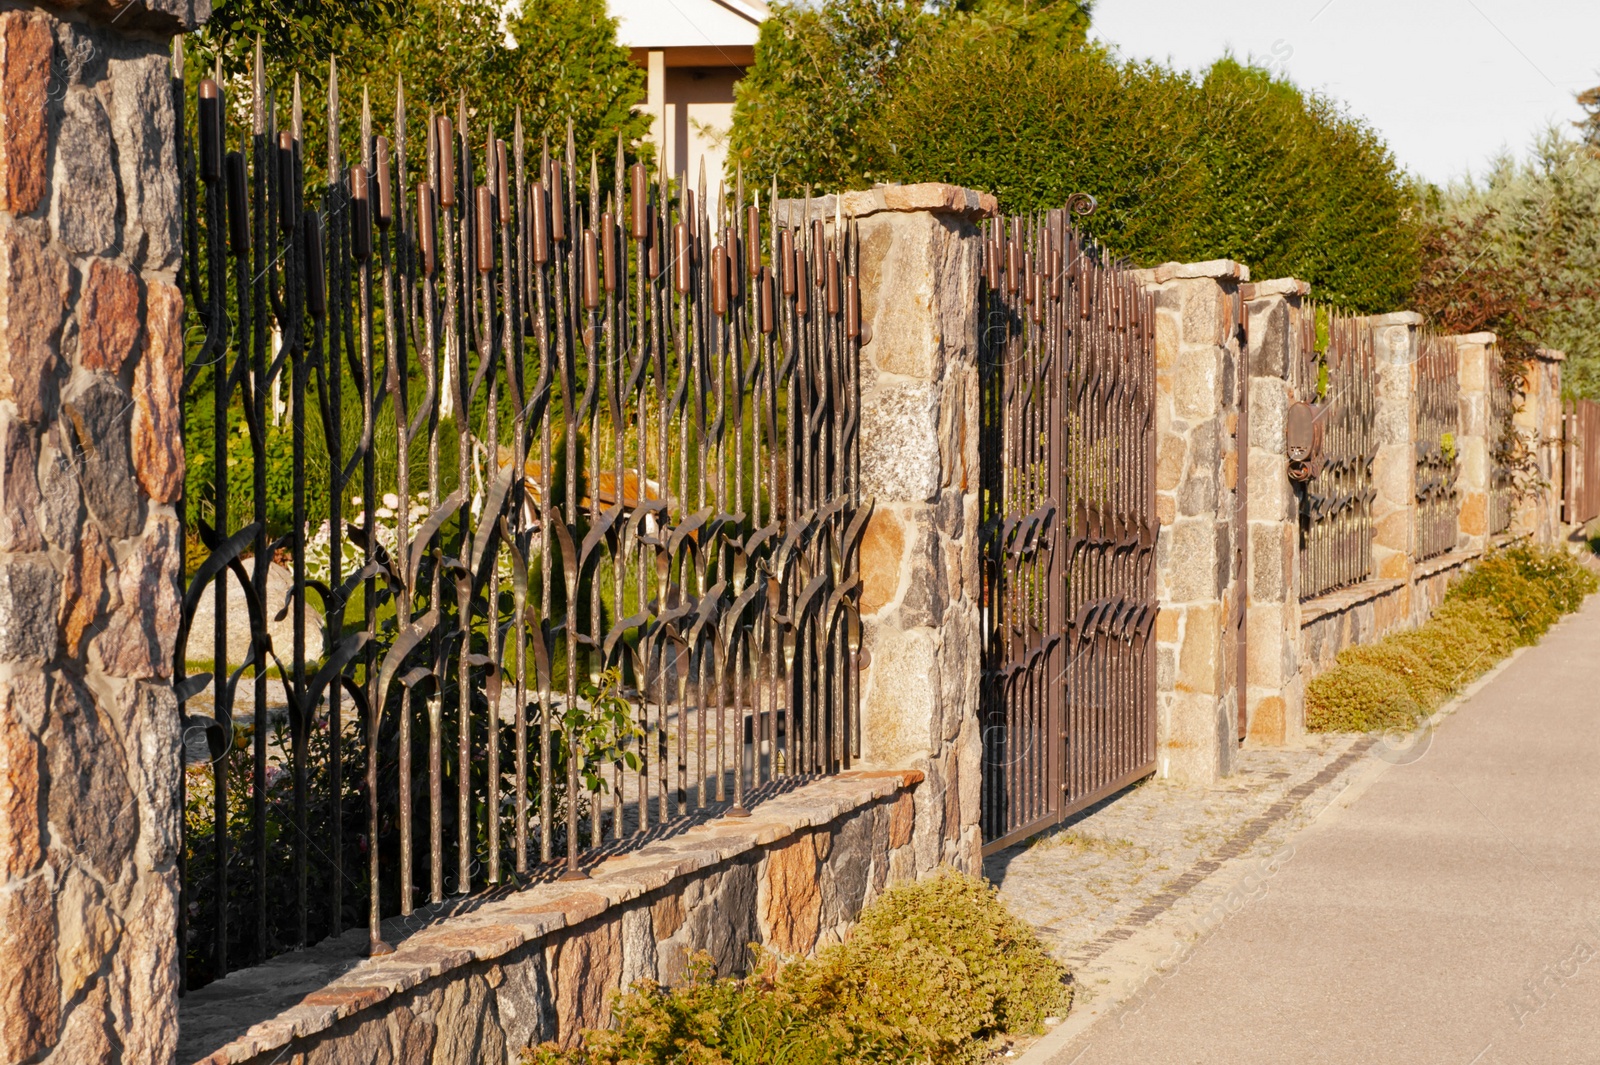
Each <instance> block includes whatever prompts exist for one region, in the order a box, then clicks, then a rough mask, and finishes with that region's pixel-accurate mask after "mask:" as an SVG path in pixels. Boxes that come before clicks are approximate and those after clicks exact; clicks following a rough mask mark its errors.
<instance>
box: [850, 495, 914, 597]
mask: <svg viewBox="0 0 1600 1065" xmlns="http://www.w3.org/2000/svg"><path fill="white" fill-rule="evenodd" d="M905 548H906V530H905V527H904V526H903V525H902V524H901V522H900V517H899V514H898V513H897V512H896V511H894V510H890V509H887V508H879V509H877V510H876V511H874V512H873V515H872V519H871V520H870V521H868V522H867V529H866V532H865V533H863V534H862V538H861V613H862V614H864V615H865V614H876V613H877V612H878V611H879V610H881V609H883V607H885V606H886V605H888V604H889V603H891V602H893V601H894V600H895V599H897V598H898V597H899V595H900V582H901V567H902V563H903V562H904V560H905Z"/></svg>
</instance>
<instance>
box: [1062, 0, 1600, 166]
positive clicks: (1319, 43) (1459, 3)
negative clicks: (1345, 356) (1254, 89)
mask: <svg viewBox="0 0 1600 1065" xmlns="http://www.w3.org/2000/svg"><path fill="white" fill-rule="evenodd" d="M1090 35H1091V36H1092V37H1094V38H1096V39H1098V40H1100V41H1102V42H1104V43H1106V44H1109V45H1112V46H1114V47H1115V48H1116V49H1117V51H1118V52H1120V53H1121V54H1122V55H1123V56H1124V57H1125V58H1129V59H1157V60H1161V61H1163V62H1169V63H1171V64H1172V65H1174V66H1176V67H1178V68H1180V69H1187V70H1199V69H1202V68H1204V67H1206V66H1208V65H1209V64H1210V63H1211V61H1212V60H1214V59H1216V58H1217V57H1219V56H1221V55H1222V54H1223V53H1224V52H1226V51H1228V50H1230V49H1231V50H1232V52H1233V53H1234V54H1235V55H1236V56H1239V57H1240V58H1244V57H1246V56H1254V57H1255V58H1256V59H1257V60H1258V61H1261V62H1262V63H1264V64H1265V65H1268V66H1271V67H1272V68H1273V69H1274V70H1278V71H1281V72H1283V73H1284V74H1287V75H1288V76H1289V77H1290V78H1291V79H1292V80H1293V81H1294V82H1295V83H1296V84H1297V85H1300V86H1301V87H1302V88H1307V89H1317V90H1321V91H1323V92H1326V93H1328V94H1329V95H1331V96H1334V97H1336V98H1338V99H1339V100H1342V101H1344V102H1345V103H1346V104H1347V105H1349V108H1350V110H1351V111H1352V112H1354V113H1355V114H1357V115H1359V116H1361V117H1362V118H1364V119H1366V120H1367V121H1368V122H1369V123H1370V124H1371V125H1372V126H1373V127H1374V128H1376V129H1377V130H1378V131H1379V132H1380V133H1381V134H1382V135H1383V136H1384V138H1385V139H1386V140H1387V141H1388V142H1389V146H1390V148H1391V149H1393V151H1394V153H1395V157H1396V158H1397V159H1398V160H1399V161H1400V164H1401V165H1402V166H1404V167H1406V168H1407V169H1408V170H1410V171H1411V172H1412V173H1414V174H1416V175H1418V176H1419V177H1422V178H1425V179H1427V180H1429V181H1432V182H1435V183H1437V184H1441V185H1442V184H1445V183H1447V182H1449V181H1451V180H1453V179H1457V178H1460V177H1463V176H1464V175H1466V174H1467V173H1469V172H1471V173H1473V174H1477V175H1481V174H1482V173H1483V172H1484V171H1485V169H1486V168H1487V163H1488V161H1489V160H1490V159H1491V158H1493V157H1494V156H1495V155H1497V154H1498V153H1499V152H1500V151H1501V150H1502V149H1509V150H1511V151H1512V152H1513V153H1514V154H1517V155H1519V156H1521V155H1526V153H1527V149H1528V146H1529V145H1530V144H1531V143H1532V141H1533V138H1534V137H1535V135H1536V134H1537V133H1538V132H1539V131H1540V130H1542V129H1544V128H1545V127H1546V126H1548V125H1549V124H1550V123H1552V122H1557V123H1562V124H1565V123H1569V122H1572V121H1574V120H1576V119H1578V118H1579V117H1581V115H1582V112H1581V110H1580V109H1579V108H1578V106H1577V104H1576V103H1575V102H1574V100H1573V96H1574V95H1575V94H1576V93H1577V92H1579V91H1581V90H1583V89H1586V88H1589V87H1591V86H1594V85H1600V0H1273V2H1269V3H1249V2H1241V0H1097V2H1096V3H1095V6H1094V15H1093V28H1092V30H1091V31H1090ZM1569 128H1570V127H1569Z"/></svg>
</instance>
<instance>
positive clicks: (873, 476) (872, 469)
mask: <svg viewBox="0 0 1600 1065" xmlns="http://www.w3.org/2000/svg"><path fill="white" fill-rule="evenodd" d="M938 399H939V392H938V390H937V389H936V388H934V387H933V386H930V385H925V384H915V385H904V386H897V385H888V384H882V383H880V384H879V385H878V386H877V387H875V388H872V389H870V390H866V392H865V394H864V395H863V396H862V398H861V494H862V495H863V496H865V497H867V498H870V499H873V500H875V501H876V502H878V503H879V504H883V503H913V502H915V503H922V502H930V501H932V500H933V499H934V498H935V497H936V496H937V495H938V493H939V482H940V472H941V471H940V467H939V403H938Z"/></svg>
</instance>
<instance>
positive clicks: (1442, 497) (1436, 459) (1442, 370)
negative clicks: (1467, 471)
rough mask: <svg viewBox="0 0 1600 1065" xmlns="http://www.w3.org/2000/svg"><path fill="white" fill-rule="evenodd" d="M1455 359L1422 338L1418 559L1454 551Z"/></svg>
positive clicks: (1447, 345) (1441, 343) (1449, 347)
mask: <svg viewBox="0 0 1600 1065" xmlns="http://www.w3.org/2000/svg"><path fill="white" fill-rule="evenodd" d="M1459 363H1460V357H1459V355H1458V353H1457V351H1456V347H1455V345H1454V344H1452V343H1451V342H1450V341H1448V340H1444V339H1442V338H1440V337H1437V336H1434V335H1433V334H1431V333H1426V334H1424V335H1423V337H1422V344H1421V350H1420V352H1419V353H1418V356H1417V392H1416V396H1417V430H1416V432H1417V438H1416V457H1417V472H1416V481H1417V489H1416V495H1417V557H1418V558H1432V557H1434V556H1435V555H1442V554H1444V553H1446V552H1447V551H1453V550H1455V546H1456V536H1457V532H1458V528H1457V525H1458V522H1457V519H1458V517H1459V511H1460V498H1459V494H1458V493H1457V491H1456V477H1457V458H1458V454H1457V450H1456V435H1457V433H1458V432H1459V431H1460V420H1461V387H1460V383H1459V381H1458V378H1457V369H1458V366H1459Z"/></svg>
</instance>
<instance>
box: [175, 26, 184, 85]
mask: <svg viewBox="0 0 1600 1065" xmlns="http://www.w3.org/2000/svg"><path fill="white" fill-rule="evenodd" d="M172 76H173V78H175V79H176V80H178V81H182V80H183V35H182V34H179V35H178V36H176V37H174V38H172Z"/></svg>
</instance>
